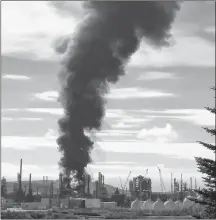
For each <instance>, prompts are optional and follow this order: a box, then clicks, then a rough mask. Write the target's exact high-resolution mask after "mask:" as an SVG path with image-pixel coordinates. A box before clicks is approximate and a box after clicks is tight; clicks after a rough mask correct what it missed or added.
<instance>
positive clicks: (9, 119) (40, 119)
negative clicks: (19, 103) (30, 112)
mask: <svg viewBox="0 0 216 220" xmlns="http://www.w3.org/2000/svg"><path fill="white" fill-rule="evenodd" d="M2 120H3V121H42V120H43V119H42V118H8V117H2Z"/></svg>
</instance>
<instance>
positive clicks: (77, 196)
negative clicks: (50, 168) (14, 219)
mask: <svg viewBox="0 0 216 220" xmlns="http://www.w3.org/2000/svg"><path fill="white" fill-rule="evenodd" d="M22 167H23V163H22V159H21V160H20V172H19V173H18V174H17V181H15V182H13V193H12V194H10V195H9V194H8V195H7V194H5V197H3V196H2V197H1V207H2V210H18V211H20V210H35V211H36V210H53V209H57V210H61V209H102V210H104V209H107V210H116V209H118V208H125V209H130V210H136V209H137V207H136V206H137V201H138V202H139V205H138V209H149V210H154V209H155V210H156V206H157V205H158V203H159V202H160V203H162V204H163V205H162V207H163V206H164V209H165V210H166V209H167V207H168V209H187V210H189V209H190V210H191V211H192V207H193V208H194V207H196V206H194V204H193V202H192V201H190V200H189V199H187V197H188V196H191V195H193V196H194V193H193V189H192V178H190V188H188V186H187V183H186V182H184V181H183V177H182V175H181V178H180V181H177V180H176V178H172V174H171V186H170V188H171V190H170V191H167V190H166V187H165V184H164V182H163V178H162V174H161V169H160V168H159V167H158V172H159V177H160V186H161V191H160V192H153V191H152V181H151V179H150V178H147V177H146V176H147V172H148V170H146V173H145V175H144V176H142V175H139V176H137V177H131V176H132V175H131V174H132V173H131V171H130V172H129V174H128V176H127V179H126V182H125V183H123V182H122V180H121V178H120V177H119V181H120V183H121V187H120V189H118V188H114V187H112V190H110V189H109V190H107V187H108V186H109V185H107V184H105V176H104V175H103V174H102V173H100V172H99V173H98V180H96V181H93V177H92V176H91V175H89V174H86V175H85V177H84V181H83V184H82V185H81V186H79V188H77V189H76V190H74V189H73V188H72V187H70V186H69V185H70V184H69V181H68V180H66V179H65V178H64V177H63V175H62V174H61V173H60V174H59V180H57V181H52V180H48V176H43V179H42V180H41V181H39V183H38V184H34V183H33V182H32V176H31V174H29V181H28V184H24V181H22ZM4 181H5V182H2V185H6V184H7V183H6V180H4ZM5 187H6V188H7V186H5ZM109 187H111V186H109ZM196 188H197V186H196V179H195V184H194V189H196ZM170 203H173V204H174V206H173V207H172V205H170ZM149 205H150V206H149ZM159 209H161V208H159ZM196 209H197V207H196Z"/></svg>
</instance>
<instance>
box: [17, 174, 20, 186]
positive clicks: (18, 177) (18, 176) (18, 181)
mask: <svg viewBox="0 0 216 220" xmlns="http://www.w3.org/2000/svg"><path fill="white" fill-rule="evenodd" d="M19 179H20V174H19V173H17V183H18V185H19V183H20V180H19Z"/></svg>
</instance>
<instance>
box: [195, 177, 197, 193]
mask: <svg viewBox="0 0 216 220" xmlns="http://www.w3.org/2000/svg"><path fill="white" fill-rule="evenodd" d="M195 190H197V182H196V177H195Z"/></svg>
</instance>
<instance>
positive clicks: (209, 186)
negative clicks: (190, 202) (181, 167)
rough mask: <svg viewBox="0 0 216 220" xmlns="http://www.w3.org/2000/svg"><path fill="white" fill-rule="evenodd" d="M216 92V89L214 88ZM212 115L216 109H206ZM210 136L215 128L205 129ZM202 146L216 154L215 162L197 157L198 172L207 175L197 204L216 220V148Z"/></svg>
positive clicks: (215, 112) (199, 192)
mask: <svg viewBox="0 0 216 220" xmlns="http://www.w3.org/2000/svg"><path fill="white" fill-rule="evenodd" d="M212 89H213V90H214V91H215V87H213V88H212ZM205 109H207V110H208V111H210V112H211V113H212V114H216V108H215V107H214V108H209V107H207V108H205ZM203 129H204V130H205V131H206V132H208V133H209V134H210V135H212V136H215V135H216V129H215V128H213V129H212V128H211V129H210V128H203ZM198 143H200V144H201V145H203V146H204V147H206V148H207V149H209V150H211V151H213V152H214V155H215V160H211V159H207V158H202V157H195V160H196V163H197V166H198V171H199V172H201V173H203V174H205V177H202V178H203V180H204V183H205V188H204V189H202V190H196V192H197V193H198V194H199V195H200V196H201V197H202V200H198V199H195V202H198V203H200V204H203V205H206V211H205V213H206V214H207V217H208V218H216V146H215V145H213V144H208V143H204V142H202V141H198Z"/></svg>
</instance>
